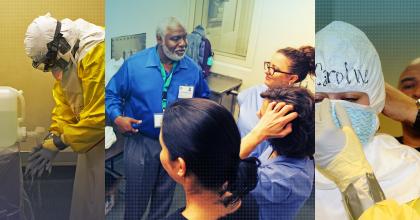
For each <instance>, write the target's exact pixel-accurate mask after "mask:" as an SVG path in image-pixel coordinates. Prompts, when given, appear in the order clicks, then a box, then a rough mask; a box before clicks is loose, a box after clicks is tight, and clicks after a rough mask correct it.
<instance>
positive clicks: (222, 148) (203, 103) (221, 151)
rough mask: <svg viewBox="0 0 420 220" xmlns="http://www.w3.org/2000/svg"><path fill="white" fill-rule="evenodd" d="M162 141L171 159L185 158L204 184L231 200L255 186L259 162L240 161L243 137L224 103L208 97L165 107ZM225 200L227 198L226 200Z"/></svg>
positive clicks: (184, 100)
mask: <svg viewBox="0 0 420 220" xmlns="http://www.w3.org/2000/svg"><path fill="white" fill-rule="evenodd" d="M162 140H163V142H164V143H165V145H166V147H167V149H168V151H169V154H170V158H171V160H175V159H177V158H178V157H180V158H183V159H184V161H185V163H186V167H187V168H186V169H187V174H186V175H190V174H193V175H195V177H196V179H197V180H198V183H199V185H200V186H201V187H204V188H206V189H209V190H212V191H215V192H222V191H223V190H222V189H223V185H224V184H225V183H226V182H227V183H228V186H227V190H228V191H230V192H231V193H232V194H233V195H232V196H231V197H230V198H228V199H227V200H228V202H231V201H233V200H236V199H237V198H240V197H241V196H242V195H245V194H247V193H248V192H249V191H250V190H252V189H253V188H255V185H256V182H257V162H256V161H255V159H249V160H246V161H241V160H240V158H239V150H240V143H241V137H240V134H239V131H238V128H237V126H236V123H235V120H234V119H233V117H232V115H231V114H230V112H229V111H228V110H226V109H225V108H224V107H223V106H221V105H219V104H217V103H215V102H213V101H210V100H207V99H198V98H193V99H180V100H178V101H177V102H175V103H174V104H172V105H171V106H170V107H169V108H168V109H166V111H165V113H164V116H163V123H162ZM224 202H226V201H224Z"/></svg>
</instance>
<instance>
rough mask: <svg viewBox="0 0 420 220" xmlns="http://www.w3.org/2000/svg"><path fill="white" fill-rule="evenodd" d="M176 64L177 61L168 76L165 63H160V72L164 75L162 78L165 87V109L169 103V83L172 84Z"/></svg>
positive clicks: (163, 91)
mask: <svg viewBox="0 0 420 220" xmlns="http://www.w3.org/2000/svg"><path fill="white" fill-rule="evenodd" d="M176 64H177V63H174V65H173V66H172V70H171V72H170V73H169V75H168V76H166V71H165V68H164V67H163V64H162V63H160V74H161V75H162V79H163V88H162V110H163V111H165V109H166V106H167V104H168V100H167V97H168V88H169V85H170V84H171V81H172V74H173V72H174V70H175V67H176Z"/></svg>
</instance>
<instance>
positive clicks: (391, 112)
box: [382, 83, 418, 125]
mask: <svg viewBox="0 0 420 220" xmlns="http://www.w3.org/2000/svg"><path fill="white" fill-rule="evenodd" d="M385 92H386V98H385V107H384V110H383V111H382V113H383V114H384V115H385V116H387V117H389V118H391V119H393V120H396V121H399V122H402V123H405V124H409V125H412V124H413V123H414V122H415V121H416V116H417V113H418V110H417V106H416V100H415V99H413V98H411V97H410V96H407V95H406V94H404V93H402V92H401V91H399V90H398V89H396V88H394V87H392V86H391V85H389V84H388V83H385Z"/></svg>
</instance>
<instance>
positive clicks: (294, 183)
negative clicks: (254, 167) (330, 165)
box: [251, 145, 315, 220]
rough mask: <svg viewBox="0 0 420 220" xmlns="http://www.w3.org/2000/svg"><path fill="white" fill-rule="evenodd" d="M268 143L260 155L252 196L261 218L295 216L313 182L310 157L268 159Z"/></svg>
mask: <svg viewBox="0 0 420 220" xmlns="http://www.w3.org/2000/svg"><path fill="white" fill-rule="evenodd" d="M272 152H273V148H272V147H271V146H270V145H269V146H267V148H266V149H265V150H264V152H262V154H260V155H255V156H257V157H258V159H259V160H260V161H261V165H260V167H259V168H258V183H257V186H256V187H255V189H254V190H253V191H251V195H252V196H254V198H255V200H256V201H257V203H258V206H259V212H260V219H263V220H265V219H276V220H281V219H285V220H286V219H295V217H296V214H297V213H298V211H299V209H300V208H301V207H302V206H303V204H304V203H305V201H306V200H307V199H308V198H309V197H310V195H311V191H312V187H313V181H314V172H315V170H314V162H313V160H311V159H309V157H304V158H292V157H287V156H282V155H280V156H277V157H275V158H270V159H269V157H270V155H271V153H272Z"/></svg>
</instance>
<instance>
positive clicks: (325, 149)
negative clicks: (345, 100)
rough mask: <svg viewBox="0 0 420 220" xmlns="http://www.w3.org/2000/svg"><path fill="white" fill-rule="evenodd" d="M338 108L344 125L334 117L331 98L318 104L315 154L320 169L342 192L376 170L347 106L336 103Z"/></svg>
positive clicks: (338, 113) (337, 110)
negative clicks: (367, 157) (366, 152)
mask: <svg viewBox="0 0 420 220" xmlns="http://www.w3.org/2000/svg"><path fill="white" fill-rule="evenodd" d="M335 111H336V115H337V117H338V120H339V121H340V124H341V125H342V127H341V128H338V127H337V126H336V125H335V123H334V121H333V118H332V113H331V103H330V101H329V99H324V100H323V101H322V102H321V103H317V104H316V107H315V155H314V158H315V163H316V165H317V169H318V170H319V171H320V172H321V173H322V174H324V175H325V176H326V177H328V178H329V179H331V180H332V181H334V182H335V183H336V184H337V186H338V188H339V189H340V191H341V192H343V191H344V190H346V189H347V187H348V186H349V185H350V184H351V183H353V182H354V181H356V180H357V179H359V178H360V177H363V176H366V173H373V171H372V168H371V166H370V164H369V163H368V161H367V159H366V157H365V154H364V152H363V149H362V144H361V143H360V141H359V139H358V137H357V135H356V134H355V132H354V131H353V129H352V127H351V122H350V120H349V118H348V116H347V113H346V111H345V109H344V108H343V107H342V106H341V105H340V104H339V103H336V105H335Z"/></svg>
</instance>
